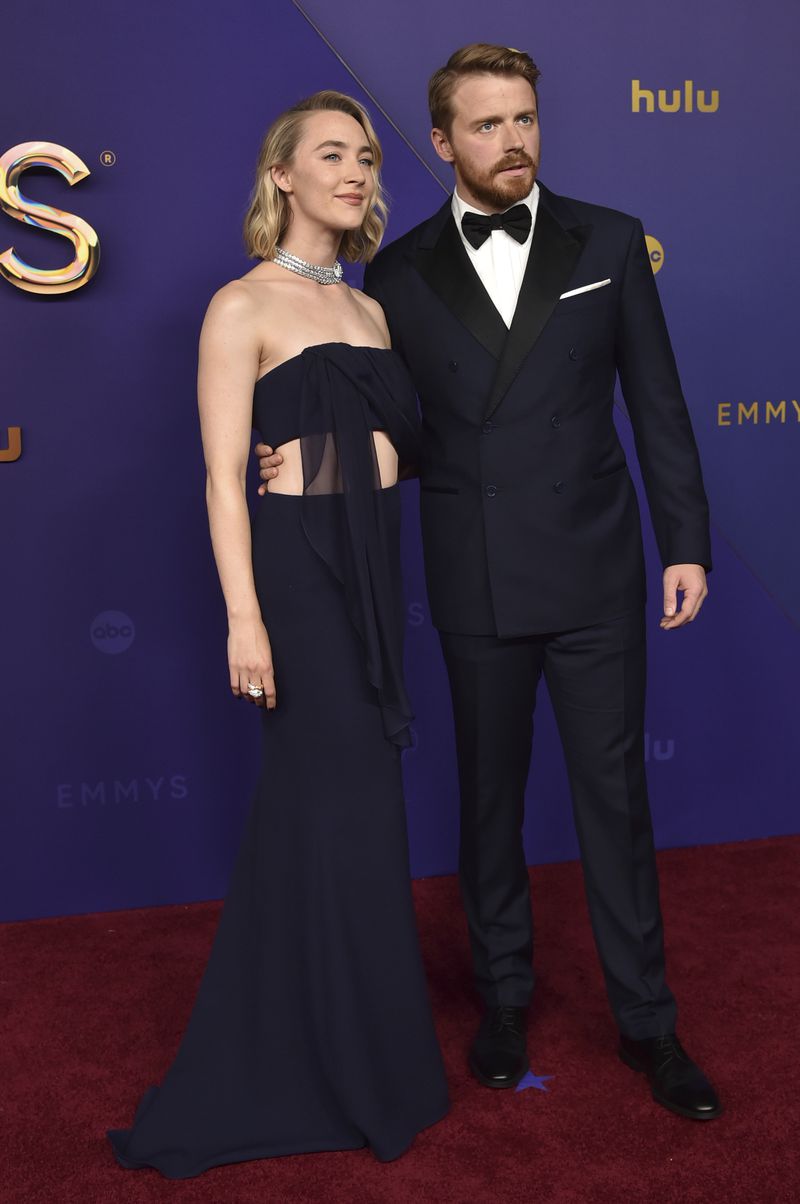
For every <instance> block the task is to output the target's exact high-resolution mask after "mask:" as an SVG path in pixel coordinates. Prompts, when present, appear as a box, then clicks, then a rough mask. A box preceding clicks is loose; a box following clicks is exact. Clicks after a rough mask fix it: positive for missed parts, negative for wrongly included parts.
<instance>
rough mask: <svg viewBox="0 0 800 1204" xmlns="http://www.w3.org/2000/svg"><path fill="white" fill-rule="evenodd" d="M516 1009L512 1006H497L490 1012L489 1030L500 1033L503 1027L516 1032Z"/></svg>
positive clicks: (517, 1026) (517, 1024)
mask: <svg viewBox="0 0 800 1204" xmlns="http://www.w3.org/2000/svg"><path fill="white" fill-rule="evenodd" d="M517 1013H518V1009H517V1008H514V1007H498V1008H495V1009H494V1012H493V1014H492V1024H491V1031H492V1032H493V1033H500V1032H502V1031H503V1029H504V1028H508V1029H511V1030H512V1031H513V1032H517V1031H518V1029H519V1020H518V1016H517Z"/></svg>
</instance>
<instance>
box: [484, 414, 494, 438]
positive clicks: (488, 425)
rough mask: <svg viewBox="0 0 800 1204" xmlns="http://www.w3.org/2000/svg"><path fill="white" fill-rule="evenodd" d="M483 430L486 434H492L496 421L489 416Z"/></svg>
mask: <svg viewBox="0 0 800 1204" xmlns="http://www.w3.org/2000/svg"><path fill="white" fill-rule="evenodd" d="M482 430H483V433H484V435H491V433H492V431H493V430H494V423H493V422H490V421H489V419H488V418H487V419H486V421H485V422H484V424H483V427H482Z"/></svg>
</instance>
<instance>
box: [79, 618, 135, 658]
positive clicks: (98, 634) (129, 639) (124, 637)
mask: <svg viewBox="0 0 800 1204" xmlns="http://www.w3.org/2000/svg"><path fill="white" fill-rule="evenodd" d="M90 633H91V637H92V643H93V644H94V646H95V648H96V649H97V651H98V652H107V653H108V654H109V656H116V655H117V653H119V652H127V651H128V649H129V648H130V646H131V644H132V643H133V637H134V636H135V635H136V628H135V627H134V625H133V620H132V619H131V618H130V617H129V616H128V615H126V614H124V613H123V612H122V611H121V610H102V611H101V612H100V614H99V615H96V616H95V617H94V618H93V619H92V625H91V628H90Z"/></svg>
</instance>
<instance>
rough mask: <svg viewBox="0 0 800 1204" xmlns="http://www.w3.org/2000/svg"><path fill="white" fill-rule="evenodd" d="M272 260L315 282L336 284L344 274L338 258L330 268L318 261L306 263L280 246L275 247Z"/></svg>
mask: <svg viewBox="0 0 800 1204" xmlns="http://www.w3.org/2000/svg"><path fill="white" fill-rule="evenodd" d="M272 262H273V263H277V264H278V266H279V267H282V268H287V269H288V270H289V271H290V272H297V275H298V276H305V277H306V279H308V280H316V282H317V284H338V283H339V281H340V280H341V279H342V277H343V276H344V268H343V267H342V265H341V264H340V263H339V260H338V259H337V260H336V262H335V263H334V265H333V267H332V268H327V267H324V266H322V265H321V264H318V263H307V262H306V260H305V259H301V258H300V256H299V255H292V253H291V252H290V251H284V250H283V248H282V247H276V248H275V254H274V255H273V257H272Z"/></svg>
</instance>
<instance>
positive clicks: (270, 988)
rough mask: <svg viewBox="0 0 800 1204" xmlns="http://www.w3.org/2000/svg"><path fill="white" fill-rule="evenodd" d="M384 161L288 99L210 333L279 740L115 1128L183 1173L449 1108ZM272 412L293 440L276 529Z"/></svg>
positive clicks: (245, 690)
mask: <svg viewBox="0 0 800 1204" xmlns="http://www.w3.org/2000/svg"><path fill="white" fill-rule="evenodd" d="M380 161H381V151H380V146H379V144H378V141H377V138H376V135H375V132H374V130H373V128H372V125H371V123H370V120H369V117H368V115H367V114H366V112H365V111H364V109H363V108H362V107H361V106H360V105H359V104H358V103H357V102H356V101H354V100H352V99H350V98H349V97H347V96H344V95H342V94H341V93H336V92H322V93H317V94H315V95H314V96H312V97H310V98H309V99H308V100H307V101H304V102H302V103H301V104H299V105H297V106H295V107H294V108H293V109H291V110H289V111H288V112H286V113H284V114H283V115H282V116H281V117H280V118H278V120H277V121H276V122H275V123H274V124H273V126H272V127H271V129H270V130H269V131H268V133H267V136H266V138H265V140H264V144H263V146H262V150H261V155H260V158H259V163H258V169H257V176H256V186H255V189H254V192H253V197H252V201H251V205H250V209H249V212H248V215H247V219H246V222H245V239H246V242H247V246H248V249H249V251H250V252H251V253H252V254H253V255H254V256H255V257H257V258H258V259H259V262H258V264H257V265H256V266H255V267H254V268H253V270H252V271H250V272H248V273H247V275H246V276H244V277H243V278H242V279H240V280H234V281H232V282H231V283H230V284H227V285H226V286H225V287H224V288H222V289H221V290H220V291H219V292H218V293H217V294H216V295H215V296H214V298H213V299H212V301H211V304H210V306H209V308H208V312H207V314H206V318H205V322H204V325H203V330H202V334H201V339H200V360H199V376H198V391H199V403H200V417H201V425H202V433H203V445H204V450H205V457H206V465H207V501H208V511H209V522H210V528H211V538H212V543H213V547H214V554H215V558H216V562H217V568H218V571H219V576H220V582H221V585H222V589H223V593H224V595H225V602H226V605H227V611H228V620H229V632H228V660H229V666H230V686H231V690H232V691H233V694H234V695H235V696H237V697H241V698H245V699H250V700H251V701H253V702H254V703H255V705H256V706H259V707H261V708H262V719H263V746H264V760H263V773H262V779H261V781H260V783H259V786H258V790H257V793H256V797H255V799H254V802H253V805H252V808H251V811H250V814H249V817H248V820H247V825H246V830H245V833H244V838H243V842H242V846H241V848H240V851H239V855H238V859H237V862H236V866H235V869H234V872H233V876H232V879H231V883H230V888H229V892H228V895H227V898H226V900H225V904H224V907H223V911H222V916H221V919H220V924H219V928H218V931H217V934H216V937H215V940H214V945H213V948H212V952H211V956H210V959H209V962H208V965H207V968H206V970H205V974H204V977H203V980H202V983H201V986H200V990H199V993H198V996H197V1000H196V1002H195V1005H194V1010H193V1012H192V1016H191V1019H190V1022H189V1026H188V1028H187V1030H186V1033H185V1035H184V1037H183V1040H182V1042H181V1045H180V1048H179V1050H178V1053H177V1056H176V1058H175V1061H174V1062H173V1064H172V1066H171V1068H170V1070H169V1072H168V1073H167V1075H166V1078H165V1079H164V1082H163V1084H162V1086H161V1087H160V1088H157V1087H151V1088H150V1089H149V1091H147V1092H146V1094H145V1095H144V1097H143V1099H142V1101H141V1103H140V1105H139V1109H138V1111H137V1113H136V1117H135V1120H134V1123H133V1126H132V1128H131V1129H128V1130H114V1131H112V1132H110V1133H109V1137H110V1139H111V1142H112V1145H113V1148H114V1152H115V1154H116V1156H117V1159H118V1161H119V1162H120V1163H121V1164H122V1165H123V1166H125V1167H131V1168H133V1167H144V1166H151V1167H156V1168H158V1170H160V1171H161V1172H162V1173H163V1174H164V1175H166V1176H168V1177H170V1178H185V1177H188V1176H191V1175H197V1174H199V1173H200V1172H202V1171H204V1170H205V1169H207V1168H208V1167H211V1166H216V1165H219V1164H221V1163H226V1162H239V1161H244V1160H246V1159H251V1158H265V1157H269V1156H272V1155H277V1154H293V1153H299V1152H303V1151H314V1150H343V1149H351V1148H358V1147H362V1146H369V1147H370V1148H371V1149H372V1151H373V1153H374V1154H375V1155H376V1156H377V1157H378V1158H379V1159H381V1160H390V1159H393V1158H396V1157H398V1156H399V1155H400V1154H402V1153H403V1151H404V1150H405V1149H407V1147H408V1146H409V1145H410V1143H411V1142H412V1141H413V1139H414V1136H415V1134H416V1133H417V1132H419V1131H420V1130H421V1129H424V1128H426V1127H427V1126H429V1125H431V1124H433V1123H434V1122H435V1121H437V1120H439V1119H440V1118H441V1117H442V1116H443V1115H444V1113H445V1112H446V1110H447V1107H448V1101H447V1089H446V1085H445V1080H444V1074H443V1069H442V1062H441V1056H440V1052H439V1048H438V1045H437V1042H436V1037H435V1034H434V1030H433V1025H432V1021H431V1015H430V1007H429V1001H428V996H427V990H426V984H425V980H424V976H423V970H422V965H421V961H420V954H419V948H418V943H417V932H416V927H415V919H414V912H413V907H412V900H411V889H410V880H409V866H408V844H407V836H406V823H405V811H404V803H403V794H402V783H401V772H400V753H401V750H402V749H403V748H404V747H405V746H407V745H408V743H409V739H410V737H409V723H410V720H411V718H412V716H411V711H410V708H409V703H408V698H407V696H406V692H405V687H404V683H403V673H402V640H403V627H404V613H403V602H402V594H401V583H400V575H399V520H400V514H399V489H398V485H397V478H398V463H399V462H403V461H406V460H407V461H411V460H413V458H414V456H415V452H416V439H417V423H418V419H417V409H416V399H415V396H414V390H413V387H412V385H411V382H410V380H409V378H408V376H407V375H406V372H405V368H404V366H403V364H402V362H401V361H400V359H399V357H397V356H396V355H395V353H394V352H393V351H392V350H390V349H389V336H388V331H387V328H386V323H385V321H384V318H383V313H382V311H381V309H380V306H379V305H377V303H376V302H375V301H373V300H371V299H370V298H368V297H366V296H364V295H363V294H362V293H360V292H359V291H357V290H355V289H351V288H350V287H349V286H348V285H346V284H345V283H344V282H343V281H342V279H341V267H340V265H339V263H338V260H337V255H341V256H342V257H343V258H346V259H348V260H351V261H359V260H360V261H366V260H369V259H370V258H371V257H372V256H373V255H374V254H375V251H376V250H377V248H378V245H379V242H380V238H381V235H382V233H383V228H384V218H385V207H384V204H383V198H382V194H381V188H380V179H379V167H380ZM253 425H255V426H257V428H258V429H259V431H260V433H261V435H262V437H263V439H264V440H265V441H266V442H267V443H269V444H270V445H271V446H272V447H275V448H276V449H279V451H280V453H281V455H282V456H283V462H282V465H281V471H280V478H279V481H275V482H271V484H270V489H269V490H268V492H267V495H266V497H265V498H264V499H263V502H262V503H261V504H260V505H259V507H258V511H257V515H256V518H255V520H254V523H253V526H252V530H251V525H250V519H249V516H248V509H247V504H246V499H245V490H244V480H245V468H246V462H247V458H248V449H249V443H250V437H251V429H252V426H253ZM278 490H280V491H279V492H278ZM220 804H221V805H223V804H224V800H222V799H221V800H220Z"/></svg>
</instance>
